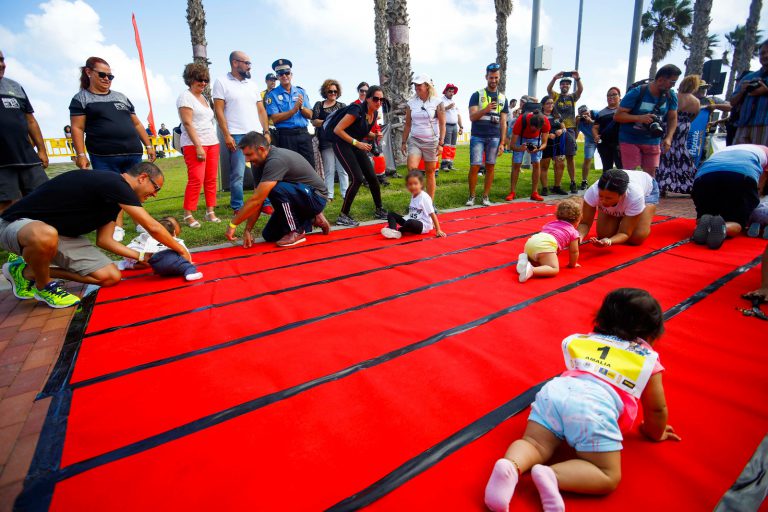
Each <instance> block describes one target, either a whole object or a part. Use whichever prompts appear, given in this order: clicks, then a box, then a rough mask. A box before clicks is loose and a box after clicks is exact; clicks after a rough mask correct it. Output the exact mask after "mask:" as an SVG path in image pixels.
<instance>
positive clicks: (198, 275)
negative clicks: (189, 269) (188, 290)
mask: <svg viewBox="0 0 768 512" xmlns="http://www.w3.org/2000/svg"><path fill="white" fill-rule="evenodd" d="M202 278H203V273H202V272H195V273H194V274H187V275H185V276H184V279H186V280H187V281H197V280H198V279H202Z"/></svg>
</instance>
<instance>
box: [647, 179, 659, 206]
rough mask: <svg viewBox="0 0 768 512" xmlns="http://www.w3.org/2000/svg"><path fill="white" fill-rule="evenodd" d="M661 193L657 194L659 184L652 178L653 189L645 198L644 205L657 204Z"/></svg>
mask: <svg viewBox="0 0 768 512" xmlns="http://www.w3.org/2000/svg"><path fill="white" fill-rule="evenodd" d="M660 197H661V193H660V192H659V182H658V181H656V178H653V188H652V189H651V193H650V194H648V195H647V196H645V204H659V199H660Z"/></svg>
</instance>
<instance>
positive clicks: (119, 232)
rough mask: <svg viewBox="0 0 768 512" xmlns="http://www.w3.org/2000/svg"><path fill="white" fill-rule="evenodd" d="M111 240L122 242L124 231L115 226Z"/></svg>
mask: <svg viewBox="0 0 768 512" xmlns="http://www.w3.org/2000/svg"><path fill="white" fill-rule="evenodd" d="M112 238H113V239H114V240H115V242H122V241H123V238H125V230H124V229H123V228H121V227H120V226H115V232H114V233H112Z"/></svg>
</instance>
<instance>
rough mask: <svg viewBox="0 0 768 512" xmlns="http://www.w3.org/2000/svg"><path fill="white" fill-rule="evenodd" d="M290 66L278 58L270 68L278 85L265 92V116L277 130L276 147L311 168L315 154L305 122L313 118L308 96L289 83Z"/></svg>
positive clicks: (291, 74) (284, 60)
mask: <svg viewBox="0 0 768 512" xmlns="http://www.w3.org/2000/svg"><path fill="white" fill-rule="evenodd" d="M292 67H293V64H292V63H291V61H289V60H288V59H277V60H276V61H275V62H273V63H272V69H274V70H275V73H276V74H277V79H278V80H279V81H280V85H279V86H277V87H275V88H274V89H272V90H271V91H269V92H268V93H267V95H266V96H265V98H264V103H266V108H267V115H269V119H270V120H271V121H272V122H273V123H274V124H275V128H277V141H276V142H277V144H276V145H277V146H278V147H281V148H285V149H290V150H292V151H296V152H297V153H299V154H300V155H301V156H303V157H304V158H305V159H306V160H307V162H309V165H311V166H312V168H313V169H314V167H315V155H314V151H313V150H312V137H311V136H310V135H309V132H308V131H307V125H308V124H309V121H308V119H310V118H311V117H312V109H311V108H309V107H308V106H307V105H309V104H310V103H309V96H307V93H306V91H305V90H304V89H302V88H301V87H299V86H297V85H292V84H291V79H292V78H293V72H292V70H291V68H292Z"/></svg>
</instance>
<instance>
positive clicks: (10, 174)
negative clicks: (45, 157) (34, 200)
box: [0, 164, 48, 201]
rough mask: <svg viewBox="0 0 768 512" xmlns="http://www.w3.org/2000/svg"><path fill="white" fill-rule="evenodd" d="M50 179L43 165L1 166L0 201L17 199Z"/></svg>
mask: <svg viewBox="0 0 768 512" xmlns="http://www.w3.org/2000/svg"><path fill="white" fill-rule="evenodd" d="M46 181H48V175H47V174H45V170H44V169H43V166H42V165H40V164H37V165H28V166H14V167H0V201H16V200H18V199H21V198H22V197H24V196H26V195H29V193H30V192H32V191H33V190H35V189H36V188H37V187H39V186H40V185H42V184H43V183H45V182H46Z"/></svg>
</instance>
